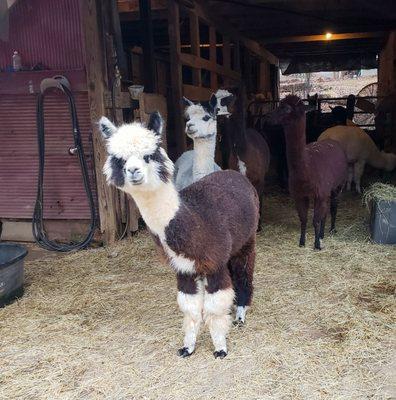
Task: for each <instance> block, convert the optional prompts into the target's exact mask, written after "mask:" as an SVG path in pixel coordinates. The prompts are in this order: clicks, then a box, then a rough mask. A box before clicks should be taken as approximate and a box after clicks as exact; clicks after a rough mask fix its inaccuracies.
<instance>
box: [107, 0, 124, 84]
mask: <svg viewBox="0 0 396 400" xmlns="http://www.w3.org/2000/svg"><path fill="white" fill-rule="evenodd" d="M110 1H111V3H110V7H111V8H110V12H111V22H112V26H113V34H114V40H115V46H116V49H117V64H118V67H119V69H120V72H121V75H122V77H123V78H127V77H128V66H127V60H126V56H125V52H124V46H123V44H122V33H121V24H120V14H119V12H118V7H117V0H110Z"/></svg>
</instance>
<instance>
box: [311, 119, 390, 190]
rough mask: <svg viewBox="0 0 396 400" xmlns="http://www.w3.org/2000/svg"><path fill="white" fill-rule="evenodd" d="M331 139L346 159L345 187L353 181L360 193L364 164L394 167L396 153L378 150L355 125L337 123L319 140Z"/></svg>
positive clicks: (367, 136)
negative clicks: (346, 175)
mask: <svg viewBox="0 0 396 400" xmlns="http://www.w3.org/2000/svg"><path fill="white" fill-rule="evenodd" d="M324 139H332V140H335V141H337V142H339V143H340V145H341V147H342V148H343V150H344V151H345V154H346V156H347V159H348V164H349V167H348V181H347V189H348V190H351V186H352V182H355V185H356V191H357V192H358V193H361V187H360V180H361V177H362V175H363V171H364V166H365V165H366V164H369V165H371V166H372V167H374V168H378V169H384V170H386V171H392V170H393V169H394V168H395V167H396V155H395V154H392V153H384V152H383V151H379V150H378V148H377V146H376V145H375V144H374V142H373V141H372V139H371V138H370V136H369V135H367V133H366V132H365V131H364V130H363V129H361V128H359V127H357V126H345V125H338V126H334V127H332V128H329V129H326V130H325V131H324V132H323V133H322V134H321V135H320V136H319V139H318V141H319V140H324Z"/></svg>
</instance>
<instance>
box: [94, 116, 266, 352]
mask: <svg viewBox="0 0 396 400" xmlns="http://www.w3.org/2000/svg"><path fill="white" fill-rule="evenodd" d="M99 126H100V130H101V131H102V134H103V136H104V137H105V138H106V144H107V151H108V159H107V161H106V163H105V166H104V169H103V171H104V174H105V175H106V177H107V181H108V183H109V184H112V185H114V186H116V187H118V188H119V189H121V190H123V191H124V192H126V193H128V194H130V195H131V196H132V197H133V199H134V200H135V202H136V204H137V206H138V208H139V210H140V213H141V215H142V217H143V219H144V221H145V222H146V225H147V226H148V228H149V230H150V232H151V234H152V236H153V238H154V241H155V242H156V244H157V245H158V247H159V248H160V249H161V250H162V251H163V253H164V255H165V257H166V258H167V260H168V262H169V264H170V265H171V267H172V268H173V269H174V270H175V272H176V276H177V287H178V295H177V300H178V304H179V307H180V309H181V311H182V312H183V313H184V332H185V336H184V343H183V347H182V348H181V349H180V350H179V352H178V354H179V355H180V356H181V357H187V356H189V355H191V354H192V353H193V352H194V350H195V343H196V339H197V335H198V331H199V328H200V325H201V323H202V322H206V324H207V325H208V327H209V330H210V334H211V337H212V341H213V345H214V350H215V351H214V356H215V357H216V358H217V357H220V358H223V357H225V356H226V355H227V343H226V335H227V333H228V331H229V327H230V324H231V318H230V310H231V307H232V304H233V301H234V297H235V301H236V305H237V320H239V321H240V322H243V321H244V319H245V311H246V308H247V306H249V305H250V302H251V297H252V292H253V286H252V280H253V269H254V261H255V240H256V228H257V223H258V208H259V206H258V197H257V193H256V191H255V189H254V188H253V186H252V185H251V184H250V182H249V181H248V180H247V179H246V178H245V177H244V176H243V175H241V174H240V173H239V172H236V171H217V172H214V173H212V174H209V175H207V176H206V177H204V178H202V179H201V180H199V181H198V182H195V183H193V184H191V185H190V186H188V187H187V188H185V189H183V190H181V191H180V192H178V191H177V190H176V187H175V185H174V183H173V181H172V175H173V163H172V162H171V160H170V159H169V158H168V155H167V154H166V152H165V150H164V149H163V148H161V147H160V144H161V133H162V126H163V123H162V118H161V116H160V115H159V113H153V114H152V115H151V117H150V120H149V123H148V126H147V128H145V127H144V126H143V125H141V124H139V123H133V124H125V125H122V126H120V127H119V128H116V127H115V126H114V125H113V124H112V123H111V122H110V121H109V120H108V119H107V118H105V117H102V118H101V120H100V121H99Z"/></svg>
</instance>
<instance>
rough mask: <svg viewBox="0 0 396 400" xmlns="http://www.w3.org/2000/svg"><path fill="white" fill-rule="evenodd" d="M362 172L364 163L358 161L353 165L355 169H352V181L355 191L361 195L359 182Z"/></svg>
mask: <svg viewBox="0 0 396 400" xmlns="http://www.w3.org/2000/svg"><path fill="white" fill-rule="evenodd" d="M363 171H364V161H358V162H356V163H355V168H354V181H355V185H356V191H357V192H358V193H359V194H361V193H362V189H361V187H360V180H361V178H362V175H363Z"/></svg>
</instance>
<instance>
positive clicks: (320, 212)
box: [313, 198, 328, 250]
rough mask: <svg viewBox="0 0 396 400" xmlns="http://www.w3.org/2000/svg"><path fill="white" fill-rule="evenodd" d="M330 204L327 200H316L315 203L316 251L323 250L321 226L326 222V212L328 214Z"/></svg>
mask: <svg viewBox="0 0 396 400" xmlns="http://www.w3.org/2000/svg"><path fill="white" fill-rule="evenodd" d="M327 206H328V202H327V201H326V200H325V199H318V198H316V199H315V203H314V217H313V226H314V229H315V244H314V248H315V249H316V250H321V249H322V245H321V243H320V239H321V238H320V234H321V226H322V224H324V221H325V220H326V212H327Z"/></svg>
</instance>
